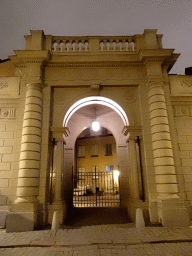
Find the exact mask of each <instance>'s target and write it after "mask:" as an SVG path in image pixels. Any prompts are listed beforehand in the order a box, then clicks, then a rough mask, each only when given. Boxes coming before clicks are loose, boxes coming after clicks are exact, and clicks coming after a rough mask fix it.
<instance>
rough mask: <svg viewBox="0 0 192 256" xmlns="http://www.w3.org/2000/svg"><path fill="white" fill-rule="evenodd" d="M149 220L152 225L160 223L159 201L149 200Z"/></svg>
mask: <svg viewBox="0 0 192 256" xmlns="http://www.w3.org/2000/svg"><path fill="white" fill-rule="evenodd" d="M149 218H150V222H151V223H153V224H156V223H159V217H158V209H157V199H150V200H149Z"/></svg>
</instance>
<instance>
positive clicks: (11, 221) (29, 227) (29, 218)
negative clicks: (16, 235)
mask: <svg viewBox="0 0 192 256" xmlns="http://www.w3.org/2000/svg"><path fill="white" fill-rule="evenodd" d="M37 206H38V205H37V203H20V204H12V206H11V210H10V213H9V214H8V215H7V217H6V232H24V231H33V230H34V228H35V227H36V225H37Z"/></svg>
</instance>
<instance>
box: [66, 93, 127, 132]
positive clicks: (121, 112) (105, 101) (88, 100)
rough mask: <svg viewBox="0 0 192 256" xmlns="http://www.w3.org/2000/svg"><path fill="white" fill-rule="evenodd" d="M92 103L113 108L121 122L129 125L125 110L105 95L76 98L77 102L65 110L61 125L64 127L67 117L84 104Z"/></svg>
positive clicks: (67, 120)
mask: <svg viewBox="0 0 192 256" xmlns="http://www.w3.org/2000/svg"><path fill="white" fill-rule="evenodd" d="M92 104H99V105H104V106H107V107H109V108H112V109H113V110H115V111H116V112H117V113H118V114H119V116H120V117H121V118H122V120H123V123H124V125H125V126H128V125H129V121H128V118H127V115H126V113H125V111H124V110H123V109H122V107H121V106H120V105H119V104H117V103H116V102H115V101H113V100H111V99H108V98H105V97H101V96H91V97H86V98H83V99H81V100H78V101H77V102H75V103H74V104H73V105H72V106H71V107H70V108H69V109H68V111H67V113H66V115H65V117H64V120H63V126H64V127H66V126H67V124H68V122H69V119H70V118H71V116H72V115H73V114H74V113H75V112H76V111H77V110H78V109H80V108H82V107H84V106H88V105H92Z"/></svg>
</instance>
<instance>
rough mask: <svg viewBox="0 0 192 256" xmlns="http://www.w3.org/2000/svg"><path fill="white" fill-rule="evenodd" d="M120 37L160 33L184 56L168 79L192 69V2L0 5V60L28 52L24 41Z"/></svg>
mask: <svg viewBox="0 0 192 256" xmlns="http://www.w3.org/2000/svg"><path fill="white" fill-rule="evenodd" d="M37 29H41V30H44V33H45V34H49V35H54V36H67V35H69V36H81V35H82V36H84V35H85V36H86V35H90V36H92V35H101V36H106V35H109V36H113V35H114V36H117V35H134V34H142V33H143V31H144V29H158V33H159V34H163V35H164V36H163V47H164V48H174V49H175V53H181V56H180V57H179V59H178V61H177V63H176V64H175V66H174V68H173V69H172V70H171V72H170V73H172V74H184V71H185V68H186V67H189V66H192V0H0V59H2V60H3V59H6V58H8V55H13V54H14V52H13V50H21V49H24V47H25V41H24V35H28V34H30V32H29V31H30V30H37Z"/></svg>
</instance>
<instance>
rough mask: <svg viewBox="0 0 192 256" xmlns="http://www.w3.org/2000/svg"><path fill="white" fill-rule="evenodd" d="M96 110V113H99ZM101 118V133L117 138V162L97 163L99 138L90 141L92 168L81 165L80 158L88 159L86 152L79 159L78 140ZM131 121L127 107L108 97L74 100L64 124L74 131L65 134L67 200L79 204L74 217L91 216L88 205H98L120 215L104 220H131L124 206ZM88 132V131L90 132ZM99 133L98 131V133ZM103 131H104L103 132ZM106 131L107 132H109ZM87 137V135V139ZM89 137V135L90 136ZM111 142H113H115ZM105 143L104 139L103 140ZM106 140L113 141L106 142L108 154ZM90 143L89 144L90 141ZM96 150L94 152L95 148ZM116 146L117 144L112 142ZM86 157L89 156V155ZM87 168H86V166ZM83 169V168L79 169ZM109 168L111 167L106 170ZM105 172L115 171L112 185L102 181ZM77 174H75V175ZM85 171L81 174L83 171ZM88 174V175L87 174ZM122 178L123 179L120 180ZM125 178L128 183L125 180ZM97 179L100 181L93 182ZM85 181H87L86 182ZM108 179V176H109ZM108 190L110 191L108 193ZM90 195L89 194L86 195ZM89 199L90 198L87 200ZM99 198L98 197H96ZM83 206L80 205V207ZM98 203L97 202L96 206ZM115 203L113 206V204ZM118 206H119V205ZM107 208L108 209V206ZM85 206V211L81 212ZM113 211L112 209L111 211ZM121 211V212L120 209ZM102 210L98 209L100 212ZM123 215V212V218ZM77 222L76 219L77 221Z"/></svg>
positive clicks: (112, 172)
mask: <svg viewBox="0 0 192 256" xmlns="http://www.w3.org/2000/svg"><path fill="white" fill-rule="evenodd" d="M95 111H96V115H95ZM95 119H96V120H97V121H98V122H99V123H100V126H101V130H100V133H102V132H103V133H107V134H108V135H109V136H108V137H109V138H111V139H112V140H113V143H114V152H116V153H115V155H116V160H115V163H110V162H108V163H103V165H102V166H101V167H100V168H97V167H99V166H98V163H94V162H93V161H95V160H96V158H98V157H97V156H94V155H97V154H96V153H94V152H96V151H97V150H99V148H98V147H97V146H94V145H97V144H96V143H95V142H92V144H91V145H89V147H90V150H89V158H90V161H91V163H90V166H89V168H85V165H84V166H83V165H81V166H80V165H79V164H78V163H77V160H85V159H83V155H81V157H82V158H80V159H78V154H79V149H78V141H80V140H82V137H86V136H88V135H89V136H90V135H92V136H93V137H94V135H93V132H92V131H91V129H90V127H91V124H92V122H93V121H94V120H95ZM126 125H129V122H128V118H127V115H126V113H125V112H124V110H123V109H122V108H121V107H120V106H119V105H118V104H117V103H115V102H114V101H112V100H110V99H107V98H104V97H99V96H97V97H87V98H84V99H82V100H79V101H77V102H76V103H75V104H73V105H72V106H71V107H70V108H69V110H68V111H67V112H66V115H65V118H64V121H63V126H65V127H67V128H68V129H69V131H70V134H69V136H68V137H66V138H65V140H66V145H65V147H64V155H65V157H64V161H65V162H64V168H65V170H64V177H65V181H64V187H63V188H64V190H65V191H64V194H65V195H67V198H66V200H65V201H66V202H68V203H69V205H70V206H76V207H73V212H74V215H73V216H74V218H75V219H76V218H78V217H77V216H80V215H81V216H82V218H83V219H84V217H85V215H86V216H88V215H89V214H90V212H87V213H86V212H84V210H85V209H87V210H89V211H91V210H92V209H93V207H94V209H97V210H99V209H101V208H102V214H103V211H107V212H106V214H109V215H110V216H116V217H115V219H113V218H108V220H106V219H105V220H104V221H103V223H109V222H110V223H118V221H120V222H122V221H125V222H128V221H129V220H128V217H127V216H128V215H127V208H124V209H126V211H125V212H123V213H122V212H121V210H124V209H123V208H122V207H125V205H126V204H127V203H126V200H127V187H126V186H128V182H127V180H128V178H127V176H128V169H127V161H128V153H127V144H126V137H125V136H124V135H123V134H122V130H123V128H124V126H126ZM86 133H87V135H86ZM96 135H98V134H96ZM100 135H101V134H100ZM105 135H106V134H105ZM95 137H97V136H95ZM84 140H86V139H84ZM87 141H88V139H87ZM113 143H111V144H113ZM101 144H102V143H101ZM105 144H110V143H103V145H104V146H103V149H102V150H103V153H102V155H103V157H105V150H106V149H105ZM86 146H88V145H86ZM107 147H108V151H109V152H110V150H111V149H110V147H111V146H107ZM92 150H93V151H94V152H93V151H92ZM112 150H113V146H112ZM83 151H84V150H83V149H82V148H81V149H80V152H81V154H83ZM85 158H86V157H85ZM106 158H108V159H109V158H110V156H106ZM82 168H84V169H82ZM79 169H80V170H79ZM106 169H107V170H106ZM86 171H87V172H89V174H88V175H90V176H89V178H90V177H91V181H90V180H89V181H88V182H87V183H86V184H85V180H86V178H85V175H86V173H85V172H86ZM99 171H101V172H103V173H105V174H106V173H111V182H110V181H109V179H108V183H111V184H110V185H109V186H108V188H107V185H106V186H105V182H103V183H104V184H102V182H100V183H99V182H98V178H99V177H98V176H99V175H102V174H100V172H99ZM116 171H120V176H118V174H117V172H116ZM72 173H73V174H74V175H73V178H72V175H71V174H72ZM80 173H81V174H80ZM83 176H84V177H83ZM118 178H119V180H121V182H119V180H118ZM122 181H123V182H124V181H125V182H126V183H127V185H126V186H125V185H124V183H125V182H124V183H123V182H122ZM93 182H96V183H93ZM82 183H84V184H82ZM106 183H107V179H106ZM120 183H121V185H122V187H123V189H122V192H121V191H120V188H119V187H120V186H119V185H120ZM75 189H76V190H75ZM107 191H108V193H107ZM74 192H75V193H76V196H78V202H75V203H74V197H73V196H74V194H73V193H74ZM123 194H125V196H123V200H121V205H122V207H119V206H120V195H121V196H122V195H123ZM90 196H92V197H94V196H100V197H102V196H103V197H104V196H106V199H107V200H108V204H107V201H103V202H99V203H98V204H97V205H96V202H95V201H91V202H89V203H88V202H87V199H88V198H90ZM85 197H86V198H85ZM110 197H113V199H116V204H115V203H114V201H115V200H114V201H113V202H112V201H110V200H111V199H110ZM97 199H98V197H97ZM85 200H86V202H85ZM95 200H96V199H95ZM79 201H81V202H82V204H81V205H79ZM77 206H80V207H77ZM95 206H97V207H96V208H95ZM109 206H111V207H109ZM117 206H118V207H117ZM106 209H107V210H106ZM81 210H82V211H83V212H81ZM109 211H110V212H109ZM119 211H120V212H119ZM100 213H101V212H98V214H100ZM120 216H123V217H122V218H121V217H120ZM95 218H96V216H95V210H94V212H93V218H91V223H92V224H93V223H95V222H94V220H93V219H95ZM98 222H99V223H101V220H100V219H99V220H98ZM120 222H119V223H120ZM75 223H76V222H75Z"/></svg>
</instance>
